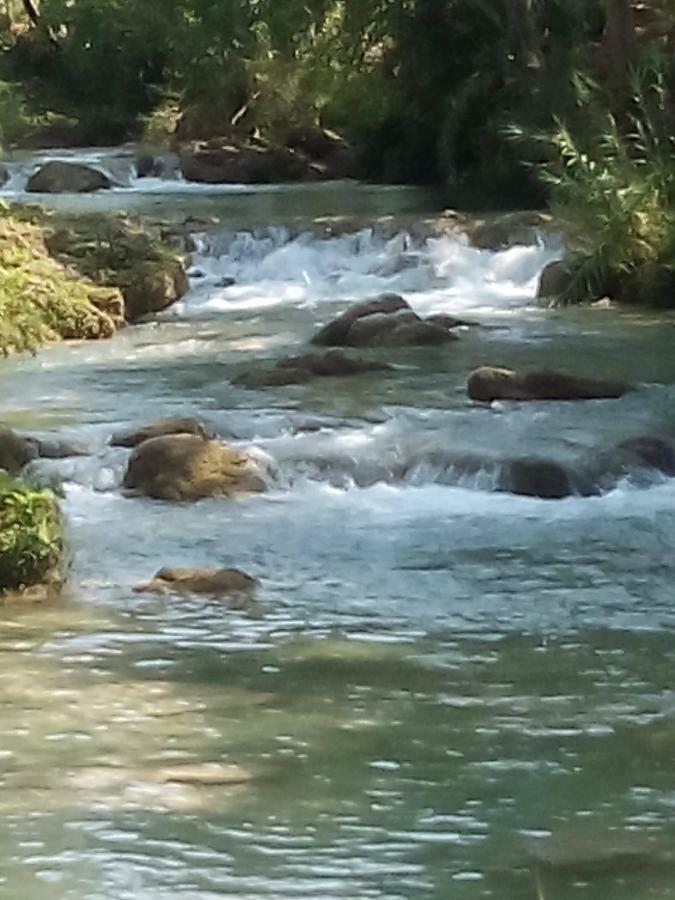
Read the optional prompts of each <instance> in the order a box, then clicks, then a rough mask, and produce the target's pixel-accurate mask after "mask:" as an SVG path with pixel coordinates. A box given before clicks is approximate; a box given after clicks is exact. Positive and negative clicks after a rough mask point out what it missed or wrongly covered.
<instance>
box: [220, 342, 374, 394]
mask: <svg viewBox="0 0 675 900" xmlns="http://www.w3.org/2000/svg"><path fill="white" fill-rule="evenodd" d="M390 368H391V367H390V366H388V365H385V364H383V363H378V362H372V361H370V360H365V359H358V358H354V357H350V356H347V355H346V354H344V353H343V352H342V351H341V350H327V351H325V352H323V353H306V354H304V355H303V356H291V357H289V358H288V359H282V360H280V361H279V362H277V363H275V364H274V365H273V366H270V367H267V368H263V369H259V370H257V371H255V372H248V373H246V374H244V375H242V376H241V377H240V378H238V379H237V381H236V383H237V384H240V385H242V387H250V388H258V387H283V386H284V385H287V384H304V383H305V382H306V381H310V380H311V379H313V378H330V377H346V376H349V375H362V374H364V373H366V372H383V371H388V370H389V369H390Z"/></svg>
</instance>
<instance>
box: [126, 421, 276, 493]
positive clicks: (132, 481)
mask: <svg viewBox="0 0 675 900" xmlns="http://www.w3.org/2000/svg"><path fill="white" fill-rule="evenodd" d="M124 487H125V488H128V489H129V490H131V491H134V492H137V493H139V494H144V495H145V496H147V497H152V498H154V499H155V500H173V501H193V500H201V499H203V498H205V497H217V496H227V497H231V496H235V495H237V494H246V493H260V492H262V491H264V490H265V489H266V484H265V480H264V478H263V477H262V474H261V472H260V470H259V468H258V466H257V465H256V463H255V461H254V460H253V459H252V457H250V456H249V455H248V454H246V453H240V452H239V451H238V450H234V449H233V448H232V447H228V446H227V445H226V444H223V443H221V442H220V441H215V440H205V439H204V438H202V437H200V436H199V435H194V434H172V435H165V436H162V437H155V438H151V439H150V440H148V441H144V442H143V443H142V444H139V445H138V446H137V447H136V449H135V450H134V452H133V453H132V454H131V458H130V460H129V465H128V467H127V471H126V475H125V476H124Z"/></svg>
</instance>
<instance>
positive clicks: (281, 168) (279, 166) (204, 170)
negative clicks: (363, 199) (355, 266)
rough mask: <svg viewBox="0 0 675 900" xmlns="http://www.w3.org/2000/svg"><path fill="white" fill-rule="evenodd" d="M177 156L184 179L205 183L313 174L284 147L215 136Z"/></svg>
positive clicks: (293, 178) (279, 179)
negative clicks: (245, 142) (246, 142)
mask: <svg viewBox="0 0 675 900" xmlns="http://www.w3.org/2000/svg"><path fill="white" fill-rule="evenodd" d="M179 160H180V168H181V172H182V173H183V177H184V178H185V179H186V180H187V181H198V182H202V183H205V184H271V183H273V182H284V181H305V180H307V179H313V178H316V173H315V172H314V171H313V169H312V167H311V165H310V164H309V163H308V162H307V160H306V159H305V157H304V156H303V155H302V154H300V153H297V152H296V151H294V150H291V149H289V148H287V147H272V146H266V145H258V144H246V145H244V146H242V145H240V144H235V143H231V142H229V141H219V140H217V139H216V140H211V141H207V142H206V143H198V144H193V145H191V146H190V147H186V148H184V149H183V150H182V151H181V153H180V156H179Z"/></svg>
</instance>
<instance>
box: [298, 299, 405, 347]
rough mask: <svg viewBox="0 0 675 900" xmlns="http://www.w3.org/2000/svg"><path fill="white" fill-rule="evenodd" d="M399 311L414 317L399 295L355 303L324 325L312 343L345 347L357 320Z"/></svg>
mask: <svg viewBox="0 0 675 900" xmlns="http://www.w3.org/2000/svg"><path fill="white" fill-rule="evenodd" d="M399 310H407V311H409V312H410V313H412V314H413V315H414V313H413V311H412V309H411V308H410V306H409V304H408V303H406V301H405V300H404V299H403V297H399V296H398V294H381V295H380V296H379V297H375V298H374V299H373V300H362V301H361V302H360V303H354V304H352V306H350V307H349V309H347V310H345V311H344V312H343V313H342V314H341V315H340V316H338V317H337V318H336V319H333V320H332V321H331V322H328V324H327V325H324V327H323V328H322V329H321V330H320V331H319V332H318V333H317V334H315V335H314V337H313V338H312V343H313V344H318V345H320V346H323V347H341V346H345V345H346V344H347V337H348V334H349V330H350V328H351V326H352V325H353V324H354V322H356V320H357V319H362V318H364V317H365V316H372V315H374V314H376V313H395V312H398V311H399Z"/></svg>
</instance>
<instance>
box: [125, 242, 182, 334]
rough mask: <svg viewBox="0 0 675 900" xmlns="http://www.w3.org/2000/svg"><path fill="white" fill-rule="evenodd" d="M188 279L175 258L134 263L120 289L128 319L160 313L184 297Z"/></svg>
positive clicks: (132, 320)
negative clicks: (126, 281) (121, 289)
mask: <svg viewBox="0 0 675 900" xmlns="http://www.w3.org/2000/svg"><path fill="white" fill-rule="evenodd" d="M189 287H190V282H189V279H188V277H187V273H186V272H185V268H184V267H183V265H182V263H181V262H180V261H179V260H178V259H176V258H170V257H168V256H167V258H166V259H160V260H148V261H144V262H141V263H139V264H137V265H136V266H135V267H134V268H133V270H132V271H131V272H130V273H129V277H128V283H127V284H125V286H124V288H123V294H124V303H125V307H126V317H127V321H129V322H134V321H136V320H137V319H140V318H141V317H142V316H147V315H150V314H152V313H156V312H161V311H162V310H163V309H166V308H167V307H168V306H171V305H172V304H173V303H175V302H176V301H177V300H180V299H181V297H183V296H184V295H185V294H186V293H187V292H188V289H189Z"/></svg>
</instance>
